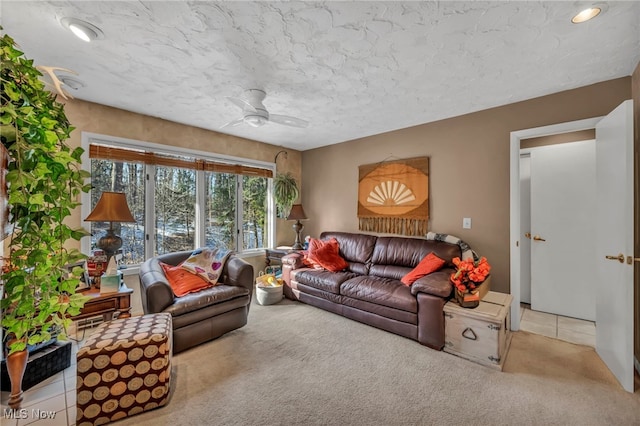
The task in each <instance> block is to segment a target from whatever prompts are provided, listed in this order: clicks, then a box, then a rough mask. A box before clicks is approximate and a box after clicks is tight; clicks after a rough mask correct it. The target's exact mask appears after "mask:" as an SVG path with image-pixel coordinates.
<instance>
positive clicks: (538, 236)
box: [533, 235, 547, 241]
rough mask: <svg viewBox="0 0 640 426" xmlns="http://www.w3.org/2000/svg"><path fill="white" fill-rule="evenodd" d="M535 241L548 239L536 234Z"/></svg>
mask: <svg viewBox="0 0 640 426" xmlns="http://www.w3.org/2000/svg"><path fill="white" fill-rule="evenodd" d="M533 241H547V240H545V239H544V238H541V237H540V235H534V236H533Z"/></svg>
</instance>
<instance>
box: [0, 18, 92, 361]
mask: <svg viewBox="0 0 640 426" xmlns="http://www.w3.org/2000/svg"><path fill="white" fill-rule="evenodd" d="M1 29H2V28H1V27H0V30H1ZM0 49H1V52H0V54H1V57H2V72H1V82H0V84H1V87H0V93H1V97H2V105H1V108H0V127H1V129H0V130H1V132H0V135H1V139H2V143H3V145H4V146H5V148H6V149H7V150H8V152H9V164H8V171H7V175H6V181H7V184H8V187H9V192H8V194H9V195H8V201H9V217H10V222H11V225H12V226H13V232H12V234H11V236H10V242H9V247H8V256H7V253H6V252H5V256H6V257H5V258H4V259H3V270H2V274H1V275H0V283H1V284H2V285H3V287H4V289H3V295H2V301H1V304H0V307H1V309H2V323H1V324H2V327H3V328H4V334H5V337H6V338H7V339H11V342H12V343H11V345H10V348H9V353H14V352H18V351H21V350H24V349H26V346H27V345H36V344H38V343H41V342H46V341H48V340H50V339H51V338H52V333H53V332H54V331H55V332H56V333H57V332H60V333H61V335H60V336H59V337H62V338H64V337H65V335H64V330H66V328H67V327H68V326H69V325H70V323H71V320H70V319H69V316H70V315H77V314H79V312H80V309H81V308H82V306H83V305H84V302H85V301H86V297H85V296H82V295H81V294H80V293H76V287H77V286H78V284H79V278H80V272H81V268H74V270H73V271H72V273H69V271H68V269H67V268H66V265H69V264H74V263H77V262H79V261H81V260H82V259H84V258H85V256H84V255H83V254H82V253H80V251H78V250H76V249H68V248H66V243H67V241H68V240H79V239H80V238H81V237H83V236H84V235H86V232H85V231H84V230H82V229H72V228H71V227H69V226H68V225H66V224H65V218H67V217H68V216H69V215H71V212H72V210H73V209H74V208H76V207H77V206H78V205H79V204H80V203H79V201H78V200H79V195H80V193H82V192H88V191H89V189H90V185H86V184H85V180H86V178H88V177H89V173H88V172H86V171H84V170H81V168H80V156H81V155H82V152H83V150H82V149H81V148H75V149H72V148H71V147H69V146H68V145H67V144H66V143H65V141H66V140H67V139H68V138H69V134H70V132H71V131H72V130H73V127H71V125H70V123H69V121H68V120H67V117H66V116H65V113H64V105H63V104H61V103H59V102H57V101H56V96H55V95H54V94H52V93H51V92H49V91H47V90H45V87H44V83H43V82H42V81H40V80H39V77H40V76H41V73H40V72H39V71H38V70H37V69H36V68H35V66H34V65H33V61H32V60H29V59H26V58H25V57H24V54H23V53H22V52H21V51H19V50H18V49H17V47H16V44H15V42H14V41H13V39H12V38H11V37H9V36H8V35H6V34H5V35H4V36H3V37H2V38H1V39H0Z"/></svg>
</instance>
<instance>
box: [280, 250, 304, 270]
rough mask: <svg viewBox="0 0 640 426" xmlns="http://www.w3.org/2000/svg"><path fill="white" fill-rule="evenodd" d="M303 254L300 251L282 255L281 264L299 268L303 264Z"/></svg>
mask: <svg viewBox="0 0 640 426" xmlns="http://www.w3.org/2000/svg"><path fill="white" fill-rule="evenodd" d="M303 259H304V255H303V254H302V253H289V254H286V255H284V256H282V259H281V261H282V266H285V265H288V266H290V267H291V268H290V269H299V268H302V267H303V266H304V263H303V261H302V260H303Z"/></svg>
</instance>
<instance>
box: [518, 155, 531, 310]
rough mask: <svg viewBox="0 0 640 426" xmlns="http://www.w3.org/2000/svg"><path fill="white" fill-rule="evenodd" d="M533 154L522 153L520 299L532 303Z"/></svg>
mask: <svg viewBox="0 0 640 426" xmlns="http://www.w3.org/2000/svg"><path fill="white" fill-rule="evenodd" d="M530 231H531V155H530V154H529V153H526V154H520V259H521V260H522V263H521V264H520V301H521V302H524V303H528V304H531V238H528V237H527V235H528V234H530Z"/></svg>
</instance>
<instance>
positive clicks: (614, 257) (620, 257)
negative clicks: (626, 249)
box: [605, 253, 624, 263]
mask: <svg viewBox="0 0 640 426" xmlns="http://www.w3.org/2000/svg"><path fill="white" fill-rule="evenodd" d="M605 258H607V259H608V260H617V261H618V262H620V263H624V254H622V253H620V254H619V255H617V256H605Z"/></svg>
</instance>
